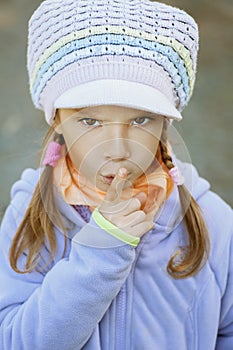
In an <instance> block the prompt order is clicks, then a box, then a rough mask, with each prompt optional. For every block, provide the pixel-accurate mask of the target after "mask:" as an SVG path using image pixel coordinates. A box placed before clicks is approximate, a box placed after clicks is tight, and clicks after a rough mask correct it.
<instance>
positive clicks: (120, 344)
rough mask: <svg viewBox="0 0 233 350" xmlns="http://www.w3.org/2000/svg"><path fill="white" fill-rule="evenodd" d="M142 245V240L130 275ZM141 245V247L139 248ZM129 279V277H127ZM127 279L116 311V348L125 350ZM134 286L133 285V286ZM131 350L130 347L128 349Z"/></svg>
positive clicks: (119, 295) (132, 270)
mask: <svg viewBox="0 0 233 350" xmlns="http://www.w3.org/2000/svg"><path fill="white" fill-rule="evenodd" d="M141 245H142V240H141V242H140V243H139V245H138V246H137V248H136V249H135V253H136V255H135V261H134V263H133V265H132V269H131V271H130V275H132V274H133V272H134V269H135V265H136V262H137V258H138V255H139V253H140V250H141V247H140V246H141ZM139 247H140V248H139ZM127 280H128V279H127ZM127 280H126V282H125V283H124V284H123V286H122V287H121V290H120V291H119V294H118V300H117V305H116V307H117V312H116V328H115V329H116V331H115V334H116V341H115V350H124V349H125V347H124V345H125V344H124V335H125V333H126V332H125V330H126V327H127V325H126V320H125V315H126V312H127V310H126V298H127V293H126V291H127V288H126V283H127V282H128V281H127ZM132 288H133V286H132ZM127 350H129V349H127Z"/></svg>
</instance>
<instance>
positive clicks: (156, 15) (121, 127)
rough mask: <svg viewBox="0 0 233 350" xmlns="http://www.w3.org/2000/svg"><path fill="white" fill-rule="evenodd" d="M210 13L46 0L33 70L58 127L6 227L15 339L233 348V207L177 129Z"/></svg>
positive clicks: (34, 41) (2, 307)
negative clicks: (172, 137)
mask: <svg viewBox="0 0 233 350" xmlns="http://www.w3.org/2000/svg"><path fill="white" fill-rule="evenodd" d="M197 51H198V28H197V25H196V23H195V21H194V20H193V18H192V17H190V16H189V15H188V14H187V13H185V12H184V11H182V10H179V9H177V8H173V7H171V6H167V5H165V4H161V3H158V2H150V1H149V0H141V1H138V0H124V1H123V0H109V1H107V0H95V1H91V0H83V1H77V0H46V1H44V2H43V3H42V4H41V5H40V6H39V8H38V9H37V10H36V11H35V13H34V14H33V15H32V17H31V19H30V22H29V41H28V71H29V79H30V90H31V95H32V99H33V102H34V104H35V106H36V107H37V108H40V109H42V110H43V111H44V112H45V117H46V120H47V122H48V124H49V125H50V129H49V131H48V134H47V136H46V138H45V141H44V150H46V152H45V155H43V164H42V165H41V166H40V167H39V168H38V169H37V170H33V169H27V170H25V171H24V172H23V174H22V177H21V179H20V180H19V181H18V182H16V183H15V184H14V185H13V187H12V190H11V203H10V205H9V207H8V208H7V210H6V213H5V217H4V219H3V222H2V227H1V235H0V249H1V250H0V269H1V273H0V325H1V328H0V348H1V349H4V350H15V349H17V350H18V349H19V350H21V349H22V350H27V349H28V350H29V349H30V350H31V349H33V348H34V349H37V350H48V349H49V350H51V349H53V350H54V349H62V350H65V349H67V350H71V349H72V350H73V349H75V350H76V349H85V350H87V349H91V350H98V349H101V350H113V349H115V350H126V349H127V350H128V349H131V350H136V349H147V350H152V349H153V350H155V349H158V350H161V349H165V350H166V349H182V350H183V349H190V350H191V349H192V350H194V349H198V350H206V349H208V350H213V349H218V350H220V349H221V350H229V349H232V348H233V298H232V295H233V271H232V263H231V262H232V252H233V247H232V210H231V208H230V207H229V206H228V205H227V204H226V203H224V202H223V201H222V200H221V199H220V198H219V197H218V196H217V195H216V194H214V193H213V192H211V191H210V186H209V183H208V182H207V181H206V180H204V179H202V178H200V177H199V176H198V174H197V172H196V170H195V168H194V167H193V166H192V165H191V164H188V163H182V162H181V161H179V160H178V159H176V156H175V154H174V151H173V150H172V148H171V146H170V145H169V143H168V139H167V132H168V128H169V127H170V126H171V123H172V120H174V119H175V120H180V119H181V118H182V116H181V111H182V110H183V108H184V106H185V105H187V103H188V101H189V99H190V97H191V95H192V92H193V87H194V80H195V74H196V60H197Z"/></svg>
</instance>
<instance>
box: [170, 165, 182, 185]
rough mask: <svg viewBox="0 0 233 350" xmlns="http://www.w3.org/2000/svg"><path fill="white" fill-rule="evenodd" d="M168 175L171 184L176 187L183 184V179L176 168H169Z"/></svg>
mask: <svg viewBox="0 0 233 350" xmlns="http://www.w3.org/2000/svg"><path fill="white" fill-rule="evenodd" d="M168 173H169V175H170V176H171V177H172V180H173V182H174V183H175V184H176V185H177V186H180V185H183V184H184V177H183V176H182V175H181V173H180V171H179V169H178V167H177V166H174V167H173V168H171V169H170V170H169V172H168Z"/></svg>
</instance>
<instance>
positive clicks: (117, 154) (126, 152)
mask: <svg viewBox="0 0 233 350" xmlns="http://www.w3.org/2000/svg"><path fill="white" fill-rule="evenodd" d="M106 136H107V137H106V140H107V141H106V143H105V151H104V157H105V158H111V159H114V160H120V159H126V158H129V157H130V149H129V141H128V137H127V126H126V125H124V124H120V123H119V124H115V123H114V124H112V125H109V126H108V128H107V129H106Z"/></svg>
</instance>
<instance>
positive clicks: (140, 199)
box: [99, 168, 154, 237]
mask: <svg viewBox="0 0 233 350" xmlns="http://www.w3.org/2000/svg"><path fill="white" fill-rule="evenodd" d="M127 175H128V174H127V169H125V168H120V169H119V170H118V172H117V174H116V176H115V177H114V179H113V181H112V183H111V184H110V186H109V188H108V190H107V193H106V196H105V198H104V201H103V202H102V204H101V206H100V207H99V212H100V213H101V214H102V215H103V216H104V217H105V219H106V220H108V221H110V222H111V223H112V224H114V225H115V226H117V227H118V228H120V229H122V230H123V231H125V232H126V233H128V234H130V235H132V236H135V237H141V236H142V235H143V234H145V233H146V232H148V231H149V230H150V229H151V228H152V227H153V226H154V222H153V221H152V218H151V215H149V214H148V215H147V214H146V213H145V212H144V211H143V210H141V206H142V205H143V204H144V203H145V202H146V200H147V195H146V193H145V192H140V193H138V194H137V195H135V196H134V197H132V198H130V199H128V200H121V199H120V195H121V192H122V190H123V188H124V186H125V183H126V180H127Z"/></svg>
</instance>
